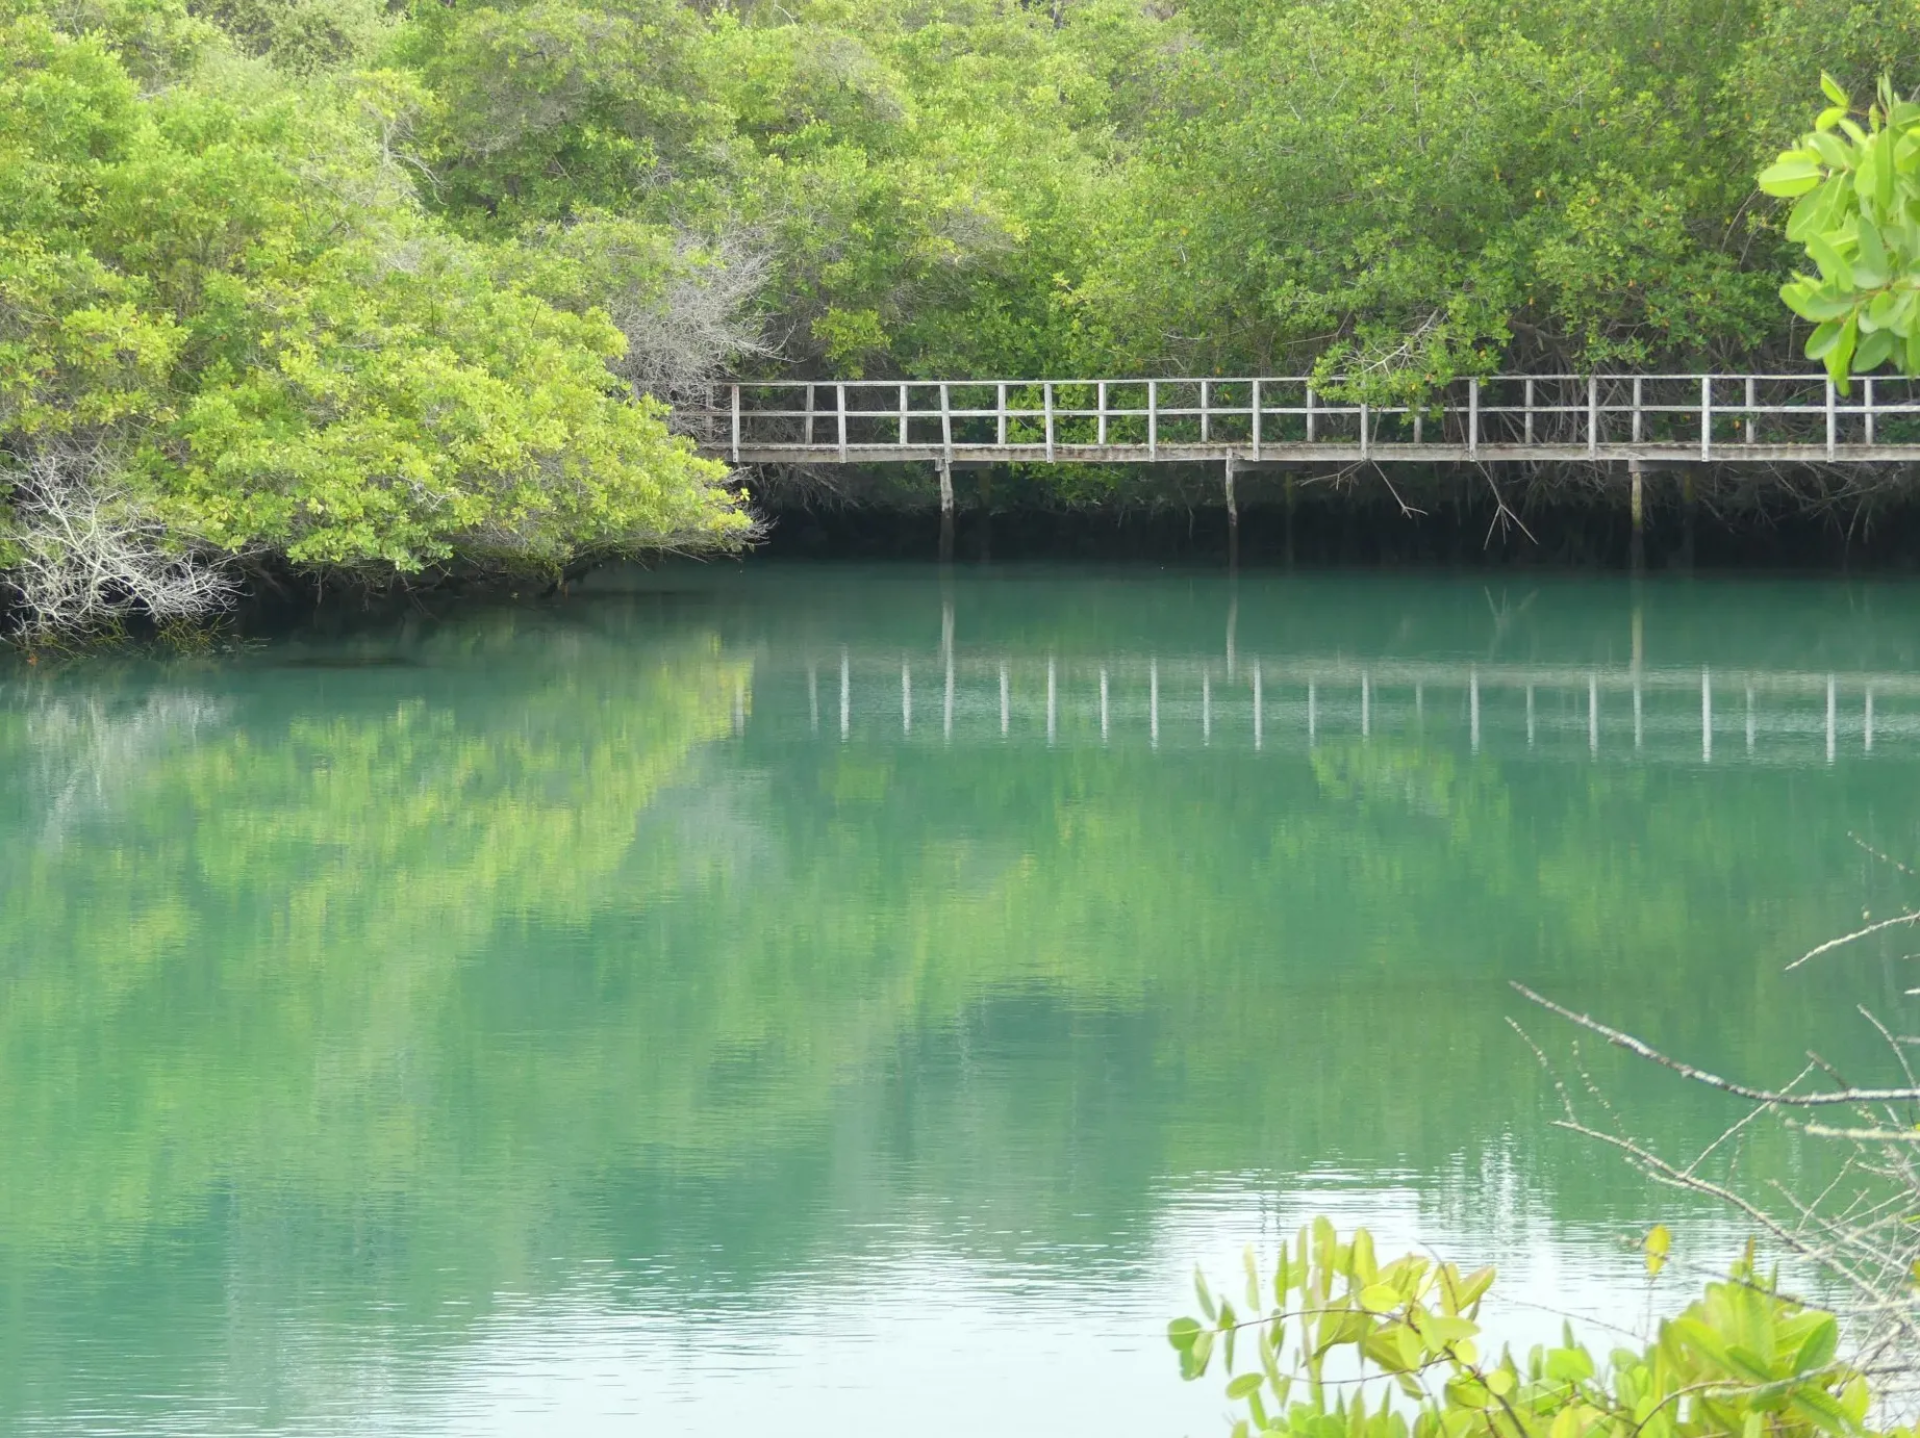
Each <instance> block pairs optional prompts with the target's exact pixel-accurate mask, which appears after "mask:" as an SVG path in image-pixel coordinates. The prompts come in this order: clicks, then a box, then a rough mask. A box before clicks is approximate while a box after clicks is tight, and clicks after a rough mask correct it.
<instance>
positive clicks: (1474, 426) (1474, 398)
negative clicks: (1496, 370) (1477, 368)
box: [1467, 379, 1480, 456]
mask: <svg viewBox="0 0 1920 1438" xmlns="http://www.w3.org/2000/svg"><path fill="white" fill-rule="evenodd" d="M1467 453H1468V454H1469V455H1473V456H1477V455H1478V454H1479V453H1480V381H1479V380H1478V379H1470V380H1468V381H1467Z"/></svg>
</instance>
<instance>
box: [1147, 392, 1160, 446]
mask: <svg viewBox="0 0 1920 1438" xmlns="http://www.w3.org/2000/svg"><path fill="white" fill-rule="evenodd" d="M1159 457H1160V382H1159V381H1158V380H1151V379H1150V380H1148V381H1147V458H1148V459H1158V458H1159Z"/></svg>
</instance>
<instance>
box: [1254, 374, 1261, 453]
mask: <svg viewBox="0 0 1920 1438" xmlns="http://www.w3.org/2000/svg"><path fill="white" fill-rule="evenodd" d="M1253 460H1254V463H1255V464H1258V463H1259V462H1260V381H1259V380H1255V381H1254V382H1253Z"/></svg>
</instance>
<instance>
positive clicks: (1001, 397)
mask: <svg viewBox="0 0 1920 1438" xmlns="http://www.w3.org/2000/svg"><path fill="white" fill-rule="evenodd" d="M993 442H994V443H995V444H997V445H999V446H1000V448H1002V449H1005V448H1006V447H1007V387H1006V385H1004V384H996V385H995V386H994V387H993Z"/></svg>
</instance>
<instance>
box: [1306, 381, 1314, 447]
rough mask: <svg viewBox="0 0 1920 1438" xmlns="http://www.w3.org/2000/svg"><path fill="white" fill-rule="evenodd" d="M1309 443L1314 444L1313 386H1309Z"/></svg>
mask: <svg viewBox="0 0 1920 1438" xmlns="http://www.w3.org/2000/svg"><path fill="white" fill-rule="evenodd" d="M1307 443H1308V444H1312V443H1313V386H1312V385H1308V386H1307Z"/></svg>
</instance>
